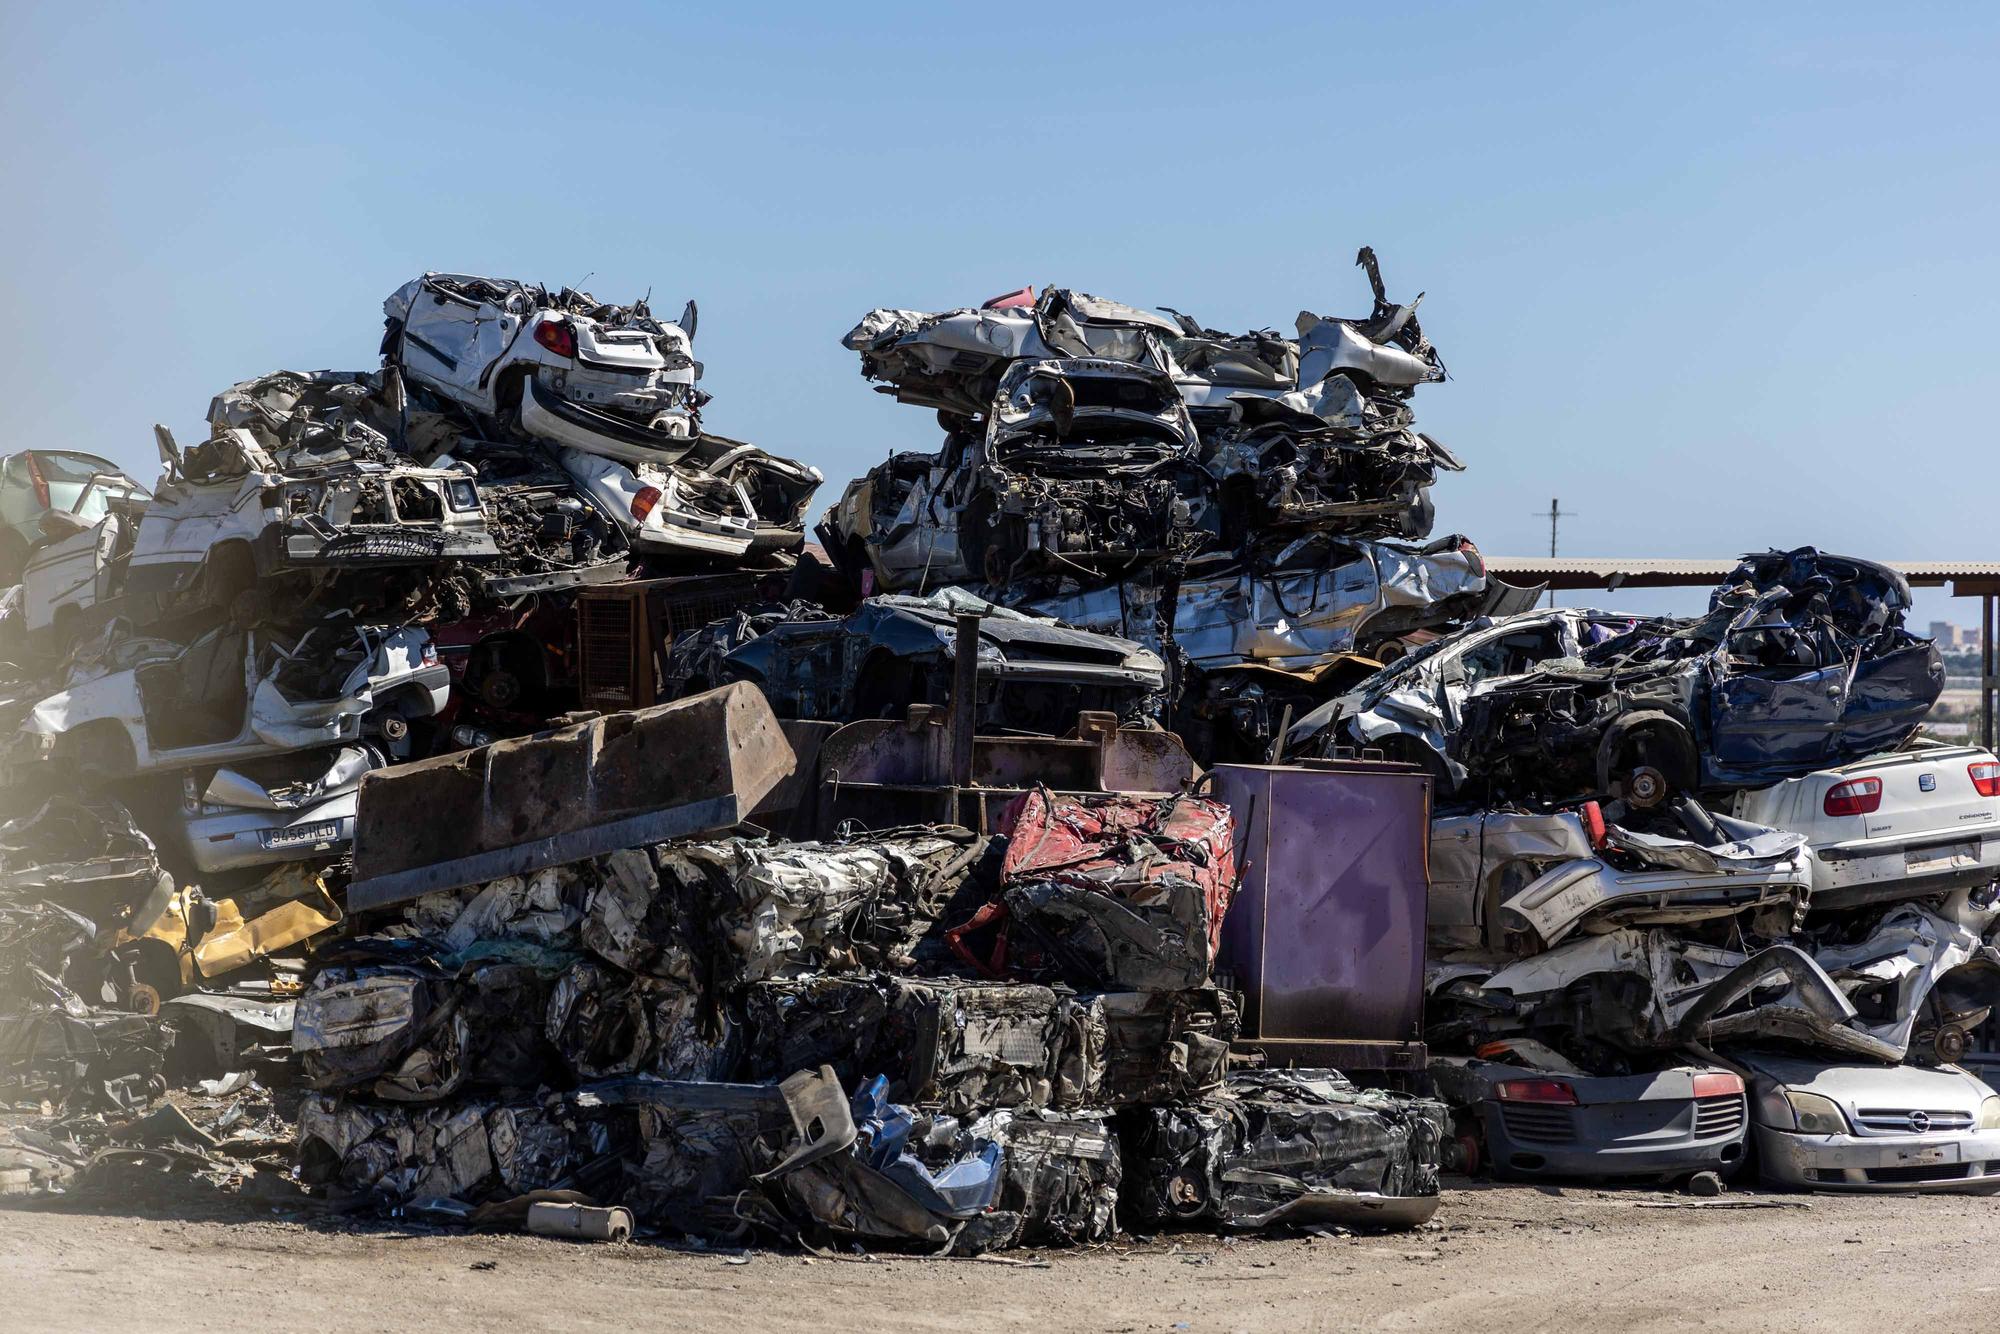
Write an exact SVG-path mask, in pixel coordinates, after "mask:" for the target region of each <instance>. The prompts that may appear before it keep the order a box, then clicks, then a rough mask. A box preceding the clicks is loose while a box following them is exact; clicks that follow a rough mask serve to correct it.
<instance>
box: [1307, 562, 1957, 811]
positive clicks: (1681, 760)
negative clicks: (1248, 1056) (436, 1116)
mask: <svg viewBox="0 0 2000 1334" xmlns="http://www.w3.org/2000/svg"><path fill="white" fill-rule="evenodd" d="M1909 607H1910V588H1909V583H1908V581H1907V580H1905V579H1904V578H1903V576H1902V575H1900V574H1898V573H1896V572H1895V571H1894V570H1891V569H1889V568H1888V567H1886V566H1883V565H1877V564H1874V563H1873V562H1869V561H1862V560H1856V559H1853V558H1851V557H1845V556H1830V555H1824V554H1822V553H1820V552H1819V551H1817V550H1815V549H1814V548H1811V547H1801V548H1799V549H1797V550H1795V551H1789V552H1780V551H1773V552H1769V553H1767V554H1764V555H1752V556H1746V557H1744V559H1743V561H1742V563H1741V564H1740V565H1739V566H1738V567H1737V568H1736V569H1735V570H1734V571H1732V572H1731V574H1730V575H1729V576H1728V577H1727V578H1725V579H1724V580H1723V581H1722V583H1721V584H1720V585H1719V586H1718V587H1717V588H1716V590H1715V591H1714V593H1713V594H1712V595H1711V596H1710V599H1709V612H1708V614H1707V615H1706V616H1701V617H1690V618H1678V619H1676V618H1655V619H1650V620H1644V621H1640V622H1638V623H1637V624H1635V625H1633V626H1631V627H1630V628H1628V629H1626V630H1625V631H1624V632H1623V633H1619V634H1614V635H1612V636H1611V637H1609V638H1606V639H1603V640H1601V641H1600V642H1596V643H1588V644H1581V645H1579V646H1578V647H1577V649H1576V650H1575V651H1574V652H1573V653H1565V654H1563V655H1562V656H1559V657H1555V658H1551V659H1545V660H1542V661H1540V662H1538V663H1535V664H1533V665H1531V666H1529V667H1528V668H1527V670H1526V671H1524V672H1519V673H1517V674H1507V675H1492V676H1489V677H1487V678H1486V679H1485V680H1483V681H1479V682H1477V683H1475V684H1472V685H1469V686H1467V685H1465V684H1464V681H1463V675H1462V674H1461V676H1460V677H1459V679H1458V680H1457V681H1455V682H1447V681H1446V680H1445V679H1444V676H1443V674H1442V673H1433V672H1430V671H1428V670H1427V669H1426V667H1425V662H1427V661H1428V660H1424V661H1419V662H1417V663H1413V664H1409V665H1404V664H1397V667H1396V668H1392V669H1391V670H1390V671H1389V672H1387V673H1384V674H1383V675H1382V676H1379V677H1376V678H1371V680H1370V681H1367V682H1363V683H1362V685H1361V686H1360V687H1357V688H1356V689H1355V690H1354V691H1352V692H1350V694H1349V695H1348V696H1346V697H1343V699H1341V700H1336V701H1335V702H1334V703H1333V705H1332V706H1331V708H1330V709H1329V710H1328V711H1327V713H1326V715H1325V716H1324V717H1323V718H1321V717H1314V718H1313V719H1311V720H1309V721H1310V722H1311V724H1312V730H1311V731H1310V732H1306V731H1305V729H1304V727H1303V725H1302V728H1301V729H1297V730H1295V731H1294V733H1293V738H1294V743H1295V746H1298V745H1300V743H1304V744H1303V747H1302V748H1303V749H1306V750H1312V749H1313V747H1314V745H1315V744H1316V745H1317V746H1318V747H1320V748H1322V749H1323V748H1325V747H1328V746H1330V745H1331V744H1334V738H1335V737H1337V736H1341V735H1344V734H1347V733H1348V730H1349V729H1348V724H1347V723H1346V720H1347V719H1348V718H1354V719H1356V720H1357V721H1356V722H1355V723H1354V724H1353V729H1354V731H1355V732H1356V733H1359V734H1362V736H1363V738H1364V744H1376V745H1380V744H1382V742H1383V741H1384V739H1385V738H1386V737H1387V736H1389V735H1397V736H1402V737H1407V738H1409V741H1408V742H1406V743H1403V748H1404V749H1406V750H1407V752H1408V754H1409V756H1410V757H1411V758H1416V759H1418V760H1420V761H1425V762H1428V763H1430V764H1431V765H1432V767H1433V768H1435V769H1439V770H1441V771H1442V772H1441V774H1440V777H1443V778H1446V779H1448V780H1449V781H1448V783H1447V784H1446V785H1447V786H1448V787H1450V788H1452V789H1454V790H1455V791H1456V792H1458V793H1460V794H1463V795H1473V793H1472V792H1471V788H1472V787H1473V786H1476V788H1477V794H1478V795H1482V796H1484V797H1486V798H1488V799H1498V798H1507V797H1513V798H1541V799H1547V800H1564V799H1571V798H1574V799H1586V798H1592V797H1598V798H1607V799H1608V798H1613V797H1616V798H1619V799H1621V800H1624V801H1626V802H1628V803H1631V804H1635V805H1641V806H1651V805H1657V804H1658V803H1659V802H1660V801H1662V800H1665V799H1666V798H1667V797H1668V796H1669V795H1670V794H1672V793H1675V792H1694V791H1733V790H1735V789H1738V788H1742V787H1750V786H1758V785H1762V784H1767V783H1771V782H1775V781H1778V780H1780V779H1784V778H1791V777H1796V776H1798V775H1801V774H1805V773H1810V772H1812V771H1814V770H1816V769H1821V768H1825V767H1828V765H1829V764H1838V763H1842V762H1845V761H1846V760H1848V759H1851V758H1856V757H1860V756H1865V755H1869V754H1872V753H1875V752H1877V751H1881V750H1885V749H1893V748H1895V747H1896V746H1897V745H1899V744H1901V743H1902V742H1903V741H1904V740H1906V739H1908V737H1909V736H1910V735H1911V734H1912V733H1913V732H1914V731H1915V730H1916V727H1917V725H1918V724H1919V723H1920V722H1921V721H1922V719H1923V717H1924V715H1925V714H1926V713H1927V712H1928V711H1929V710H1930V707H1931V705H1932V704H1933V703H1934V702H1935V701H1936V699H1937V697H1938V694H1939V692H1940V691H1942V690H1943V688H1944V666H1943V663H1942V661H1941V660H1940V658H1939V657H1938V653H1937V649H1936V647H1935V646H1934V645H1932V644H1931V643H1930V641H1928V640H1922V639H1917V638H1915V637H1914V636H1912V635H1911V634H1910V633H1909V632H1908V631H1906V630H1905V629H1904V628H1903V619H1904V616H1905V614H1906V613H1907V611H1908V610H1909ZM1541 628H1544V629H1546V628H1548V627H1546V626H1544V627H1541ZM1572 632H1574V627H1573V628H1572ZM1470 633H1475V632H1471V631H1467V632H1461V634H1470ZM1444 651H1445V650H1443V649H1439V650H1435V651H1434V652H1435V653H1436V654H1438V655H1442V654H1443V653H1444ZM1521 651H1522V652H1524V653H1525V652H1527V651H1531V646H1529V645H1527V644H1523V645H1522V646H1521ZM1445 661H1446V663H1447V664H1449V663H1450V660H1449V659H1446V660H1445ZM1397 668H1400V669H1401V670H1400V671H1398V670H1397ZM1454 685H1457V686H1458V687H1459V688H1460V689H1461V693H1460V694H1459V695H1458V696H1457V698H1455V699H1450V700H1449V703H1450V705H1454V706H1455V713H1456V717H1455V719H1453V718H1450V717H1447V716H1445V715H1444V714H1443V712H1442V709H1443V708H1444V707H1446V706H1445V705H1444V704H1442V703H1441V702H1440V700H1441V697H1448V695H1449V691H1450V690H1451V689H1452V688H1453V686H1454ZM1399 687H1408V689H1407V692H1406V693H1407V696H1413V697H1414V698H1406V697H1404V696H1396V695H1395V694H1394V692H1396V691H1397V690H1398V688H1399ZM1385 701H1388V702H1389V705H1390V709H1391V710H1392V711H1391V712H1387V713H1384V712H1379V711H1377V712H1371V711H1375V710H1377V709H1378V706H1380V705H1381V704H1383V703H1384V702H1385ZM1397 708H1402V709H1404V713H1403V715H1402V716H1400V717H1399V716H1397V715H1396V713H1395V712H1393V710H1395V709H1397ZM1440 719H1442V720H1443V721H1442V723H1440V721H1439V720H1440ZM1368 733H1373V735H1372V736H1370V735H1367V734H1368ZM1315 738H1316V742H1315ZM1440 740H1441V741H1442V743H1443V744H1442V747H1440V746H1439V744H1438V742H1439V741H1440ZM1342 744H1346V743H1342ZM1475 778H1476V783H1473V782H1469V780H1472V779H1475Z"/></svg>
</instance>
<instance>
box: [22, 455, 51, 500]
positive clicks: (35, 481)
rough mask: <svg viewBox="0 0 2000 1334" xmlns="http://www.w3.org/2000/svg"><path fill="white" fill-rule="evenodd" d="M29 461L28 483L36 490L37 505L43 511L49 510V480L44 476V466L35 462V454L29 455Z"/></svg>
mask: <svg viewBox="0 0 2000 1334" xmlns="http://www.w3.org/2000/svg"><path fill="white" fill-rule="evenodd" d="M27 459H28V481H29V483H30V484H32V485H33V486H34V488H35V503H36V504H37V505H40V506H41V507H42V508H43V509H47V508H48V507H49V479H48V478H46V477H44V476H42V465H41V464H39V463H37V462H35V456H34V455H33V454H30V455H28V456H27Z"/></svg>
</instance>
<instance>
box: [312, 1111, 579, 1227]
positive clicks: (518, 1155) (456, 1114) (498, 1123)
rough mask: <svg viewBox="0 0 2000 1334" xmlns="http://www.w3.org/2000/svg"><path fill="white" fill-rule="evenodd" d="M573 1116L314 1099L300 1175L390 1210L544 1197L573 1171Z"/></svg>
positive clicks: (541, 1112) (543, 1112) (549, 1112)
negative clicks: (420, 1203)
mask: <svg viewBox="0 0 2000 1334" xmlns="http://www.w3.org/2000/svg"><path fill="white" fill-rule="evenodd" d="M566 1115H567V1114H566V1112H565V1111H564V1110H563V1109H562V1108H561V1106H560V1103H559V1100H551V1101H549V1102H546V1103H545V1102H536V1101H528V1102H522V1103H505V1104H503V1103H497V1102H491V1101H479V1100H468V1101H462V1102H459V1103H455V1104H453V1105H451V1106H442V1107H412V1106H407V1105H401V1106H399V1105H395V1104H380V1103H369V1102H363V1101H360V1100H357V1099H352V1098H343V1097H341V1096H339V1095H336V1094H330V1093H314V1094H310V1095H308V1096H307V1098H306V1099H305V1101H304V1102H303V1103H301V1104H300V1106H299V1120H298V1148H297V1157H298V1165H299V1176H300V1177H301V1179H303V1180H304V1181H305V1182H306V1183H307V1184H308V1185H319V1186H338V1187H339V1188H340V1189H342V1190H344V1191H346V1192H349V1193H352V1194H356V1195H372V1196H376V1197H378V1198H379V1199H380V1200H382V1201H383V1202H385V1203H404V1202H408V1201H410V1200H418V1199H449V1200H457V1201H460V1202H462V1203H465V1204H478V1203H481V1202H483V1201H485V1200H489V1199H495V1198H505V1197H508V1196H512V1195H519V1194H522V1193H525V1192H527V1191H531V1190H545V1189H548V1188H550V1187H552V1186H554V1185H556V1184H557V1183H558V1182H559V1181H562V1180H564V1179H565V1178H566V1177H567V1176H568V1175H569V1174H570V1172H571V1171H572V1170H573V1168H574V1162H575V1152H576V1148H575V1145H574V1144H573V1143H572V1132H571V1130H570V1128H569V1126H568V1125H567V1124H566Z"/></svg>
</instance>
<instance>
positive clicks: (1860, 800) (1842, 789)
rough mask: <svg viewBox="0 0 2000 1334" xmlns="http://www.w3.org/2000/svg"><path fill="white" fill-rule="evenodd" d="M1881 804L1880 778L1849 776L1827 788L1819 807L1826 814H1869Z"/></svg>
mask: <svg viewBox="0 0 2000 1334" xmlns="http://www.w3.org/2000/svg"><path fill="white" fill-rule="evenodd" d="M1881 804H1882V780H1881V779H1879V778H1850V779H1848V780H1847V781H1846V782H1845V783H1842V784H1840V785H1839V786H1837V787H1832V788H1828V789H1827V793H1826V800H1825V801H1823V802H1821V803H1820V809H1821V810H1823V811H1825V812H1826V813H1827V814H1828V815H1871V814H1873V813H1874V811H1875V809H1876V807H1878V806H1880V805H1881Z"/></svg>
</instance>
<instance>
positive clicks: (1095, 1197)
mask: <svg viewBox="0 0 2000 1334" xmlns="http://www.w3.org/2000/svg"><path fill="white" fill-rule="evenodd" d="M967 1130H968V1132H969V1133H970V1134H972V1135H974V1136H976V1137H979V1138H984V1139H990V1140H993V1141H994V1142H996V1143H998V1144H999V1145H1000V1146H1001V1148H1002V1149H1003V1150H1004V1151H1005V1156H1004V1157H1003V1158H1002V1160H1001V1162H1002V1168H1001V1178H1000V1194H999V1198H998V1199H997V1200H996V1201H995V1202H994V1207H995V1208H996V1209H999V1210H1003V1211H1006V1212H1008V1213H1013V1214H1018V1215H1019V1216H1020V1218H1021V1229H1020V1232H1019V1234H1018V1235H1017V1236H1016V1237H1014V1238H1013V1239H1012V1240H1013V1241H1014V1242H1016V1243H1018V1244H1020V1245H1024V1246H1070V1245H1077V1244H1081V1243H1084V1242H1094V1241H1106V1240H1109V1239H1110V1237H1111V1236H1112V1235H1113V1234H1114V1233H1115V1232H1116V1231H1117V1227H1118V1187H1119V1183H1120V1182H1121V1181H1122V1180H1123V1178H1124V1167H1123V1161H1122V1159H1121V1157H1120V1154H1119V1146H1118V1136H1117V1134H1116V1133H1115V1132H1114V1131H1113V1129H1112V1126H1111V1122H1110V1121H1109V1120H1108V1119H1107V1118H1106V1117H1105V1116H1104V1114H1102V1113H1099V1112H1052V1111H1005V1110H1003V1111H997V1112H989V1113H987V1114H986V1115H985V1116H982V1117H980V1118H979V1119H978V1120H976V1121H974V1122H973V1123H972V1124H971V1125H970V1126H968V1127H967Z"/></svg>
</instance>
